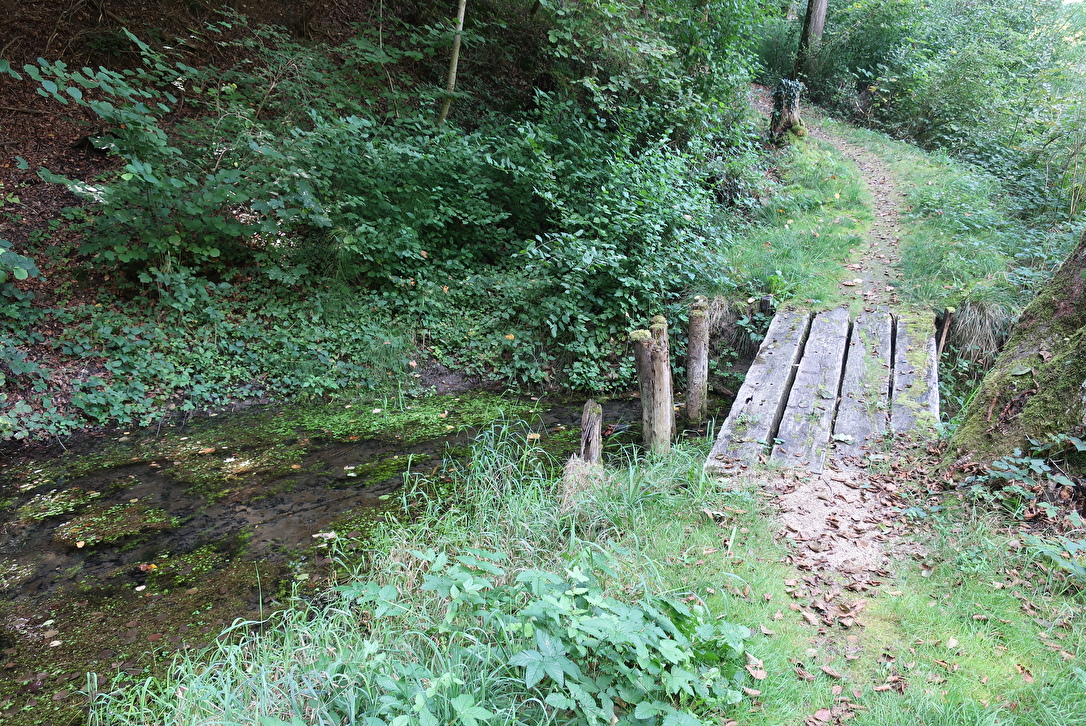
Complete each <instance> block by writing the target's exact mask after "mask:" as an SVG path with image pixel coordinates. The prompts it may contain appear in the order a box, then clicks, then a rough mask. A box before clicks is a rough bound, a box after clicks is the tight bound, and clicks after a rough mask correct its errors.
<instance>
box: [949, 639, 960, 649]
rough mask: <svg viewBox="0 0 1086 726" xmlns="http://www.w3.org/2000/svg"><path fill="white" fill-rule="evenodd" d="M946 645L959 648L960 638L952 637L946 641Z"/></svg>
mask: <svg viewBox="0 0 1086 726" xmlns="http://www.w3.org/2000/svg"><path fill="white" fill-rule="evenodd" d="M946 647H948V648H957V647H958V639H957V638H951V639H950V640H948V641H947V642H946Z"/></svg>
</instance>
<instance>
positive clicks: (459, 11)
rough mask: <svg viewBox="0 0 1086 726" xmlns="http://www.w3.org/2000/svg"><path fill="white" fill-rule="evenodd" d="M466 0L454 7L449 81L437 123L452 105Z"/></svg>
mask: <svg viewBox="0 0 1086 726" xmlns="http://www.w3.org/2000/svg"><path fill="white" fill-rule="evenodd" d="M467 4H468V0H460V4H459V5H458V6H457V8H456V35H455V36H454V37H453V47H452V60H450V61H449V81H448V83H447V84H446V85H445V100H444V101H443V102H442V103H441V113H439V114H438V116H437V123H438V125H440V124H443V123H445V119H446V118H447V117H448V115H449V106H451V105H452V95H453V92H454V91H456V66H457V65H458V64H459V63H460V38H461V36H463V34H464V13H465V12H466V9H467Z"/></svg>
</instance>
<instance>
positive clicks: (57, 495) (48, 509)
mask: <svg viewBox="0 0 1086 726" xmlns="http://www.w3.org/2000/svg"><path fill="white" fill-rule="evenodd" d="M100 496H102V492H97V491H84V490H82V489H80V488H79V487H72V488H71V489H63V490H60V491H58V490H56V489H52V490H50V491H48V492H45V493H44V494H37V495H35V496H34V497H33V498H32V499H31V500H30V501H29V502H27V503H26V504H24V505H23V506H21V507H19V511H18V512H17V513H16V515H15V516H16V517H17V518H18V519H19V520H21V521H23V522H40V521H41V520H43V519H48V518H49V517H56V516H59V515H61V514H71V513H72V512H74V511H75V510H76V509H78V508H80V507H82V506H83V505H84V504H87V503H89V502H92V501H94V500H95V499H97V498H98V497H100Z"/></svg>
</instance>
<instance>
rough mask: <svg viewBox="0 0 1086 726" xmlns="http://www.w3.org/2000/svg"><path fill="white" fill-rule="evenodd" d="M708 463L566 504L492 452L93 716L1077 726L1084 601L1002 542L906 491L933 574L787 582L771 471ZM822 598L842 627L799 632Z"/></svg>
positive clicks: (480, 448) (631, 466) (902, 566)
mask: <svg viewBox="0 0 1086 726" xmlns="http://www.w3.org/2000/svg"><path fill="white" fill-rule="evenodd" d="M704 451H705V445H704V444H701V443H691V444H686V445H683V446H682V447H680V448H679V449H678V450H677V451H676V453H675V454H674V455H673V456H671V457H669V458H667V459H642V458H639V457H637V456H636V455H634V454H633V453H632V452H631V453H630V454H629V455H628V456H627V457H619V458H618V459H616V460H613V461H611V462H610V463H609V467H608V469H607V470H606V473H603V472H600V473H598V474H595V475H590V476H583V475H582V477H581V478H580V479H579V480H576V481H578V482H579V483H577V484H575V483H574V481H575V480H571V479H570V478H568V477H567V479H566V481H565V483H563V481H562V480H561V479H559V478H554V477H551V476H549V475H548V474H547V473H546V472H547V469H548V467H546V466H544V465H543V462H542V461H541V456H542V452H541V451H540V450H539V449H538V448H537V447H536V446H535V445H534V444H533V443H532V441H530V440H526V439H523V438H519V437H517V436H515V435H511V434H510V432H509V431H508V429H498V430H495V431H494V432H491V433H488V434H485V435H484V436H482V437H481V438H480V439H479V441H478V442H477V444H476V448H475V458H474V460H473V462H472V464H471V465H470V466H469V467H466V468H459V469H456V470H455V471H453V472H452V475H453V478H454V481H455V486H454V490H455V491H456V492H457V495H456V496H454V497H453V498H452V499H450V498H448V497H447V496H441V497H436V496H434V495H433V494H432V493H431V491H432V488H431V485H430V484H429V483H428V482H427V481H425V480H416V481H414V482H411V483H410V484H409V486H408V487H406V488H405V489H404V490H402V492H401V493H400V494H399V495H398V496H399V497H400V504H401V509H400V513H399V514H398V515H397V516H396V517H394V518H393V519H392V520H390V521H389V523H388V525H387V526H385V527H383V528H381V529H380V531H379V532H378V533H377V534H376V535H375V538H374V539H373V540H372V541H367V542H365V543H361V542H356V541H349V540H347V539H346V538H344V537H342V535H340V534H339V533H336V536H334V537H333V536H332V533H329V541H330V546H331V547H332V549H333V551H334V552H335V553H336V557H337V558H338V562H339V565H338V566H337V567H336V568H335V571H334V572H333V573H332V575H331V576H330V578H329V580H328V582H327V583H326V585H327V590H326V592H325V593H324V594H323V595H321V596H320V597H317V598H316V599H312V598H310V599H307V600H305V601H301V600H300V601H298V602H296V603H295V605H294V607H293V608H292V609H289V610H286V611H283V612H281V613H279V614H277V615H275V616H273V617H270V618H269V619H267V620H265V621H263V622H260V623H257V622H250V623H244V622H239V623H237V624H236V625H235V626H234V627H233V628H232V629H231V631H230V633H229V634H227V635H226V636H225V637H224V638H223V639H221V641H220V643H219V644H218V645H216V646H215V647H213V648H212V649H211V650H209V651H207V652H206V653H202V654H200V655H198V656H194V657H189V658H185V659H181V660H178V661H177V662H176V663H175V666H174V668H173V669H172V670H171V673H170V675H169V676H168V677H167V678H165V679H161V680H149V681H146V682H145V683H143V684H141V685H138V686H135V687H131V688H129V689H126V690H125V691H123V692H121V693H112V694H106V693H98V694H96V700H95V707H94V709H93V712H92V713H93V716H92V722H93V723H97V724H135V723H149V722H158V721H161V720H163V719H168V720H171V721H172V722H176V723H186V724H196V723H209V722H216V723H239V724H258V723H259V724H262V725H266V724H276V725H278V724H281V723H286V724H291V723H339V722H340V720H341V719H342V718H345V717H346V718H348V719H349V721H350V722H355V723H370V724H379V723H396V724H413V723H419V724H423V723H462V724H465V725H466V726H470V725H471V724H473V723H509V724H513V723H607V722H608V720H609V717H610V715H611V714H612V713H613V714H614V715H616V716H617V717H618V719H619V720H618V723H630V724H634V723H643V724H653V723H663V724H680V723H681V724H687V723H689V724H694V723H733V722H734V723H743V724H766V725H769V724H799V723H805V722H810V719H814V722H817V723H830V722H833V723H837V722H841V721H842V720H843V717H844V715H845V714H848V718H850V719H851V720H850V723H860V724H898V723H924V724H933V725H934V724H939V725H940V726H948V725H955V724H961V725H962V726H965V725H966V724H968V725H970V726H973V725H975V724H980V723H992V724H994V723H1003V724H1053V725H1055V724H1064V725H1067V724H1081V723H1086V708H1084V704H1086V700H1084V699H1083V692H1084V690H1086V676H1084V675H1083V672H1082V670H1081V664H1082V658H1083V656H1084V655H1086V653H1084V652H1083V650H1082V648H1083V646H1082V642H1083V639H1082V636H1083V634H1084V633H1083V628H1084V625H1083V619H1082V617H1081V615H1082V608H1083V600H1082V596H1081V591H1080V590H1076V589H1074V588H1073V587H1068V586H1067V585H1066V584H1064V585H1061V584H1060V583H1059V582H1057V581H1054V580H1051V579H1050V578H1049V577H1048V576H1047V575H1046V574H1045V571H1044V570H1043V569H1041V568H1039V567H1038V563H1037V561H1036V560H1035V559H1034V556H1033V554H1031V553H1030V551H1029V550H1028V548H1027V547H1025V546H1024V545H1023V544H1022V541H1023V540H1022V537H1021V535H1020V534H1019V533H1017V532H1016V531H1014V530H1013V528H1012V527H1009V526H1008V524H1007V523H1005V522H1001V521H999V520H998V519H993V517H992V515H990V514H987V513H985V512H984V511H983V510H981V509H975V508H974V507H973V506H972V505H971V504H970V503H968V502H966V501H960V500H959V499H958V497H957V496H955V495H953V494H951V495H949V496H947V495H931V494H928V493H927V492H926V490H925V489H924V488H923V486H922V485H920V484H919V483H918V484H917V485H913V486H910V485H908V484H906V485H905V487H904V489H903V490H902V495H901V497H900V499H899V501H898V504H899V506H898V507H897V508H896V509H895V510H891V511H888V512H886V527H887V529H888V530H891V531H897V532H899V533H900V534H901V535H902V536H905V537H908V538H912V539H915V540H917V541H919V542H920V543H921V544H922V545H923V546H924V547H925V549H926V552H925V554H923V555H922V556H921V557H919V558H917V559H899V560H896V561H894V563H893V566H892V569H891V570H889V571H886V572H885V573H884V576H883V577H882V578H880V580H879V581H878V582H876V583H875V585H876V586H875V587H874V588H872V589H870V590H869V591H867V592H849V591H847V590H844V589H842V588H843V585H844V584H846V581H837V579H836V578H834V577H833V576H832V575H825V574H823V575H817V574H815V576H812V574H814V573H809V572H803V571H798V570H795V569H794V568H793V567H792V566H791V565H790V564H788V563H787V561H786V555H787V553H788V548H787V545H785V544H782V538H781V537H779V535H778V526H777V524H776V522H775V521H774V519H773V516H772V506H771V500H770V498H769V496H768V495H767V493H766V492H767V491H768V488H767V486H766V485H767V484H770V483H772V481H773V480H775V479H776V478H777V477H779V475H778V474H776V473H774V472H769V471H766V472H760V473H757V474H753V475H751V476H750V477H749V478H748V479H745V480H743V481H730V482H727V481H726V482H717V481H711V480H709V479H706V478H705V477H704V475H703V474H702V473H701V465H702V462H703V456H704ZM446 491H447V490H446ZM1034 554H1035V553H1034ZM1081 585H1082V583H1078V586H1079V587H1081ZM830 592H832V593H833V594H832V595H828V594H827V593H830ZM828 597H829V598H837V602H838V603H839V604H848V605H849V606H851V607H852V608H853V609H854V610H856V611H857V612H859V615H858V616H857V618H856V622H855V623H851V627H847V628H846V627H844V626H843V625H841V624H840V623H838V624H835V625H834V626H830V627H827V626H826V624H825V623H822V622H819V621H818V620H817V619H816V620H815V621H814V622H811V620H810V619H809V618H808V617H806V616H805V612H808V613H809V612H810V609H811V608H812V607H813V606H812V605H811V603H812V602H813V601H814V600H817V599H823V600H824V599H826V598H828ZM645 628H648V629H647V630H646V629H645ZM642 639H644V640H642ZM667 640H670V641H671V642H665V641H667ZM578 688H581V689H582V691H583V692H582V691H579V690H578ZM367 719H368V720H367Z"/></svg>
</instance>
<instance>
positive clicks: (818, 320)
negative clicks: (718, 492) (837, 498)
mask: <svg viewBox="0 0 1086 726" xmlns="http://www.w3.org/2000/svg"><path fill="white" fill-rule="evenodd" d="M848 325H849V314H848V308H834V309H833V310H827V311H825V312H822V313H819V314H818V315H816V316H815V319H814V322H813V323H811V334H810V335H809V336H808V338H807V345H806V346H805V347H804V351H803V359H802V360H800V363H799V371H798V373H797V374H796V380H795V383H793V384H792V391H791V392H790V393H789V394H788V407H787V408H786V409H785V411H784V417H783V418H782V419H781V425H780V429H779V430H778V432H777V436H776V445H775V446H774V447H773V454H772V458H773V459H774V460H776V461H779V462H781V463H783V464H785V465H786V466H805V467H807V468H808V469H809V470H810V471H812V472H814V473H816V474H817V473H820V472H821V471H822V469H823V466H824V464H825V460H826V453H827V450H828V448H829V443H830V432H831V430H832V428H833V415H834V413H835V412H836V409H837V396H838V393H839V392H840V390H841V370H842V368H843V367H844V364H845V341H846V340H847V339H848Z"/></svg>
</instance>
